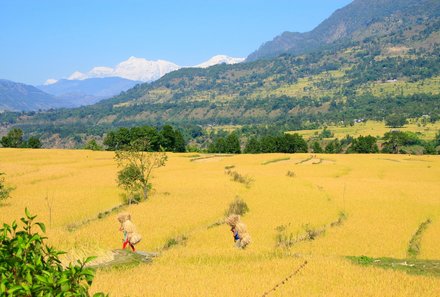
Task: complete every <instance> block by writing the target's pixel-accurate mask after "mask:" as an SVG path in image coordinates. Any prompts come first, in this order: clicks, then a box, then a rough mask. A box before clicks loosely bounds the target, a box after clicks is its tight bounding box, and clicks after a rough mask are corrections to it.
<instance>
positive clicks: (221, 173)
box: [0, 133, 440, 297]
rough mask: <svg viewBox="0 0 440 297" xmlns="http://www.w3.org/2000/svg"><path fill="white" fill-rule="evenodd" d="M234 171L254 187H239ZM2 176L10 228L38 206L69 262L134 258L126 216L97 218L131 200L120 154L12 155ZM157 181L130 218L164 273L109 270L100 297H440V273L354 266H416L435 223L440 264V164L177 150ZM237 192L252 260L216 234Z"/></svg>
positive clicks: (405, 158)
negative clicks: (415, 244)
mask: <svg viewBox="0 0 440 297" xmlns="http://www.w3.org/2000/svg"><path fill="white" fill-rule="evenodd" d="M382 134H383V133H382ZM271 161H272V162H271ZM231 166H234V167H233V168H232V167H231ZM225 167H228V168H232V169H230V170H233V171H236V172H237V173H239V174H240V175H242V176H245V177H246V176H247V177H248V178H249V179H250V180H251V182H250V183H249V184H248V185H245V184H242V183H239V182H235V181H233V180H231V176H230V175H228V174H226V173H225ZM0 171H2V172H5V173H6V180H7V183H8V184H9V185H13V186H15V187H16V190H15V191H13V192H12V195H11V196H12V197H11V198H10V199H9V200H7V201H5V203H4V204H3V205H2V206H1V207H0V217H1V222H9V223H10V222H12V220H14V219H18V218H20V217H21V216H23V215H24V208H25V207H28V208H29V209H30V211H31V213H34V214H37V215H38V219H39V221H43V222H45V223H46V225H47V227H48V233H47V236H48V237H49V242H50V244H52V245H54V246H56V247H57V248H59V249H62V250H65V251H68V252H69V253H68V255H67V257H66V259H75V258H77V257H85V256H88V255H97V256H99V257H101V259H105V257H108V254H109V253H110V252H111V250H114V249H117V248H121V238H122V237H121V236H122V235H121V234H120V232H118V228H119V224H118V222H117V220H116V216H117V213H116V212H114V213H112V214H110V215H109V216H106V217H104V218H102V219H97V215H98V214H99V213H101V212H104V211H106V210H109V209H111V208H113V207H115V206H117V205H119V204H120V203H121V199H120V193H121V190H120V189H118V188H117V183H116V172H117V167H116V164H115V162H114V160H113V153H112V152H92V151H80V150H75V151H74V150H72V151H68V150H13V149H1V150H0ZM288 173H289V174H288ZM152 182H153V188H154V190H153V192H152V194H151V196H150V198H149V199H148V200H147V201H145V202H143V203H141V204H138V205H132V206H130V207H128V208H125V210H126V211H129V212H130V213H131V214H132V218H133V219H132V221H133V223H134V224H135V225H136V226H137V228H138V231H139V232H140V233H141V234H142V235H143V240H142V241H141V242H140V243H139V244H138V245H137V249H138V250H141V251H150V252H159V256H158V257H157V258H155V259H154V261H153V262H152V263H151V264H140V265H138V266H134V267H126V268H106V269H98V270H97V273H96V277H95V280H94V283H93V286H92V291H103V292H108V293H109V294H110V296H222V297H223V296H263V295H264V294H265V292H268V291H270V290H271V289H272V288H274V287H275V286H276V285H277V284H280V285H279V286H278V287H277V288H276V290H274V291H270V292H269V293H268V294H267V296H304V297H310V296H439V292H440V291H439V290H440V289H439V288H440V278H439V277H434V276H428V275H413V274H407V273H405V272H403V271H400V270H392V269H380V268H376V267H371V266H360V265H356V264H353V263H352V262H351V261H349V260H348V259H347V258H346V256H362V255H365V256H369V257H374V258H377V257H392V258H398V259H404V258H406V257H407V249H408V243H409V241H410V240H411V238H412V236H413V234H414V233H415V232H416V231H417V229H418V227H419V225H420V224H421V223H422V222H424V221H425V220H427V219H428V218H429V219H431V220H432V224H430V225H429V226H428V228H427V229H426V232H424V233H423V237H422V240H421V249H420V254H419V256H418V259H437V260H438V259H440V195H439V193H440V157H438V156H409V155H378V154H376V155H313V156H311V155H310V154H295V155H287V154H265V155H235V156H223V155H222V156H210V157H209V158H206V155H200V156H199V155H195V154H169V160H168V162H167V164H166V166H165V167H162V168H160V169H157V170H156V171H155V172H154V177H153V180H152ZM236 196H238V197H240V198H241V199H243V200H244V201H245V202H246V203H247V205H248V206H249V212H248V213H247V214H246V215H245V216H244V217H243V218H242V220H243V222H244V223H245V224H246V225H247V226H248V229H249V232H250V234H251V236H252V240H253V241H252V243H251V244H250V245H249V247H248V248H247V249H245V250H238V249H237V248H235V247H234V243H233V239H232V234H231V232H230V231H229V228H228V227H227V226H226V225H218V224H215V223H216V222H218V221H219V220H221V219H222V218H223V217H224V213H225V210H226V208H227V207H228V205H229V203H231V202H232V201H233V200H234V199H235V197H236ZM342 214H345V216H342ZM341 216H342V217H344V219H342V220H340V222H339V223H335V222H337V221H338V219H340V218H341ZM306 229H309V230H311V229H312V230H323V231H322V232H321V233H320V234H318V235H317V236H316V238H315V239H314V240H303V241H298V242H291V243H288V242H287V241H288V239H289V238H292V239H293V240H294V241H295V239H299V238H301V237H303V236H304V234H306ZM281 233H282V234H283V236H284V237H283V238H284V240H282V242H281V243H280V241H279V240H277V235H280V234H281ZM182 237H185V238H187V239H186V240H185V241H183V242H181V243H178V244H177V245H174V246H172V247H171V248H169V249H163V247H164V246H165V245H166V244H167V242H169V240H170V239H172V238H182ZM278 239H279V237H278ZM277 243H278V244H277ZM305 261H307V264H306V265H305V266H304V268H303V269H301V270H300V271H299V272H298V273H297V274H295V275H294V276H293V277H291V278H289V279H288V280H287V281H285V282H284V283H282V281H283V280H284V279H285V278H286V277H288V276H289V275H291V274H293V273H294V272H295V271H296V270H297V269H298V267H299V266H301V265H302V264H303V263H304V262H305Z"/></svg>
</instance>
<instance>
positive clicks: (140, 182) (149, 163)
mask: <svg viewBox="0 0 440 297" xmlns="http://www.w3.org/2000/svg"><path fill="white" fill-rule="evenodd" d="M148 145H149V144H148V141H146V140H145V139H140V140H137V141H134V142H132V144H131V145H130V146H129V147H126V148H125V149H124V150H117V151H116V152H115V160H116V162H117V164H118V167H120V168H121V170H120V171H118V185H119V186H120V187H121V188H123V189H124V190H126V191H127V194H128V197H127V199H126V200H127V201H126V202H127V203H128V204H131V202H140V201H141V200H146V199H147V198H148V193H149V191H150V189H151V188H152V185H151V183H150V178H151V174H152V172H153V170H154V169H156V168H159V167H162V166H165V163H166V161H167V158H168V157H167V155H166V153H165V152H164V151H160V152H147V151H145V148H148ZM138 197H139V198H138Z"/></svg>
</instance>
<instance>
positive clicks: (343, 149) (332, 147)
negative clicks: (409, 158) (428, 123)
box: [311, 131, 440, 154]
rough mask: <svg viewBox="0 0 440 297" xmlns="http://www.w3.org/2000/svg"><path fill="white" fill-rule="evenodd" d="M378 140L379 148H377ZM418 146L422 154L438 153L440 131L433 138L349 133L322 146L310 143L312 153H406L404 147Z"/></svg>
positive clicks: (404, 134) (400, 133) (397, 133)
mask: <svg viewBox="0 0 440 297" xmlns="http://www.w3.org/2000/svg"><path fill="white" fill-rule="evenodd" d="M379 142H380V146H381V149H379ZM412 146H413V147H414V146H418V147H419V148H420V149H421V150H422V151H421V153H424V154H438V153H440V152H439V151H437V147H438V146H440V132H439V133H438V134H437V135H436V137H435V139H434V140H431V141H426V140H421V139H420V138H419V137H418V136H417V134H415V133H413V132H403V131H391V132H387V133H385V135H384V136H383V137H381V138H376V137H373V136H370V135H368V136H359V137H358V138H352V137H350V136H349V135H347V137H345V138H344V139H342V140H339V139H334V140H331V141H330V142H328V143H327V144H326V145H325V146H324V147H321V145H320V144H319V143H318V142H317V141H315V142H313V143H312V145H311V150H312V151H313V152H314V153H328V154H339V153H358V154H375V153H379V152H380V153H386V154H399V153H408V152H409V151H407V149H406V148H408V147H412Z"/></svg>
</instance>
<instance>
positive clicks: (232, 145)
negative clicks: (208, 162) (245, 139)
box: [224, 133, 241, 154]
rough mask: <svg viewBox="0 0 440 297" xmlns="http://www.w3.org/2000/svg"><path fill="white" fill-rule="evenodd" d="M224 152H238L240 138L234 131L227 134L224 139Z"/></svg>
mask: <svg viewBox="0 0 440 297" xmlns="http://www.w3.org/2000/svg"><path fill="white" fill-rule="evenodd" d="M224 152H225V153H228V154H240V153H241V148H240V140H239V139H238V135H237V134H236V133H231V134H229V135H228V136H227V137H226V139H225V151H224Z"/></svg>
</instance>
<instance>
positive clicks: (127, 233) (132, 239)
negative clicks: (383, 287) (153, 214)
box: [118, 212, 142, 252]
mask: <svg viewBox="0 0 440 297" xmlns="http://www.w3.org/2000/svg"><path fill="white" fill-rule="evenodd" d="M118 221H119V223H121V226H120V227H119V231H122V232H123V234H124V239H123V240H122V249H125V248H126V247H127V245H130V247H131V249H132V250H133V252H135V251H136V249H135V248H134V245H135V244H137V243H139V242H140V241H141V239H142V237H141V235H140V234H139V233H137V231H136V226H135V225H134V224H133V223H132V222H131V215H130V214H129V213H126V212H124V213H121V214H119V215H118Z"/></svg>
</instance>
